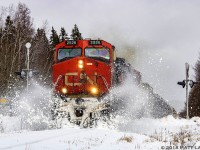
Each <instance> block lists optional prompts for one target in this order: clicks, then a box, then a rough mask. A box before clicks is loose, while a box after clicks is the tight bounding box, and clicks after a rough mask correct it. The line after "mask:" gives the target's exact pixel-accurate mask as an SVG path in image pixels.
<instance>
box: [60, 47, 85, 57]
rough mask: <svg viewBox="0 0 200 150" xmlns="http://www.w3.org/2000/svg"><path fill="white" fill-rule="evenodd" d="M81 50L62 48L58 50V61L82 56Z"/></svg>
mask: <svg viewBox="0 0 200 150" xmlns="http://www.w3.org/2000/svg"><path fill="white" fill-rule="evenodd" d="M81 51H82V50H81V48H62V49H59V50H58V60H63V59H67V58H73V57H78V56H81V54H82V52H81Z"/></svg>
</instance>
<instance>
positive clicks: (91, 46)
mask: <svg viewBox="0 0 200 150" xmlns="http://www.w3.org/2000/svg"><path fill="white" fill-rule="evenodd" d="M54 62H55V63H54V64H53V83H54V94H55V97H56V100H55V102H54V109H53V114H54V116H62V117H66V118H68V120H69V121H70V122H71V123H75V124H78V125H81V126H83V127H87V126H88V125H91V124H94V120H97V119H99V118H101V117H102V116H109V113H110V112H111V111H112V107H111V106H110V104H109V98H107V100H105V99H106V98H105V97H106V96H108V95H109V92H110V90H111V89H112V88H113V87H116V86H119V85H120V84H122V83H123V82H124V80H125V78H126V75H127V73H129V74H131V75H132V77H133V78H134V80H135V82H136V84H139V83H140V81H141V75H140V72H138V71H137V70H135V69H134V68H133V67H131V65H130V64H129V63H127V62H126V61H125V59H124V58H119V57H116V50H115V46H113V45H112V44H110V43H108V42H106V41H104V40H100V39H98V40H91V39H84V40H66V41H63V42H61V43H59V44H58V45H56V47H55V51H54Z"/></svg>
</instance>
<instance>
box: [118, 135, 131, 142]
mask: <svg viewBox="0 0 200 150" xmlns="http://www.w3.org/2000/svg"><path fill="white" fill-rule="evenodd" d="M119 141H125V142H128V143H131V142H132V141H133V137H132V136H125V135H124V136H123V137H121V138H120V139H119Z"/></svg>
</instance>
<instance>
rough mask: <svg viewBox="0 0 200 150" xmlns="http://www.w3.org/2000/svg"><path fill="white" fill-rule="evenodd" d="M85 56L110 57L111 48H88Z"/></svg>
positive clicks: (107, 58)
mask: <svg viewBox="0 0 200 150" xmlns="http://www.w3.org/2000/svg"><path fill="white" fill-rule="evenodd" d="M85 56H87V57H91V58H94V59H102V58H103V59H104V60H109V59H110V50H109V49H108V48H86V49H85Z"/></svg>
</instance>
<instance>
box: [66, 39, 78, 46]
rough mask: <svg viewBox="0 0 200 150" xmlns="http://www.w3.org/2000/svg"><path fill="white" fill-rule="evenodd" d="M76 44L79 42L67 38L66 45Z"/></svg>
mask: <svg viewBox="0 0 200 150" xmlns="http://www.w3.org/2000/svg"><path fill="white" fill-rule="evenodd" d="M76 44H77V42H76V41H74V40H67V41H66V45H76Z"/></svg>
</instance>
